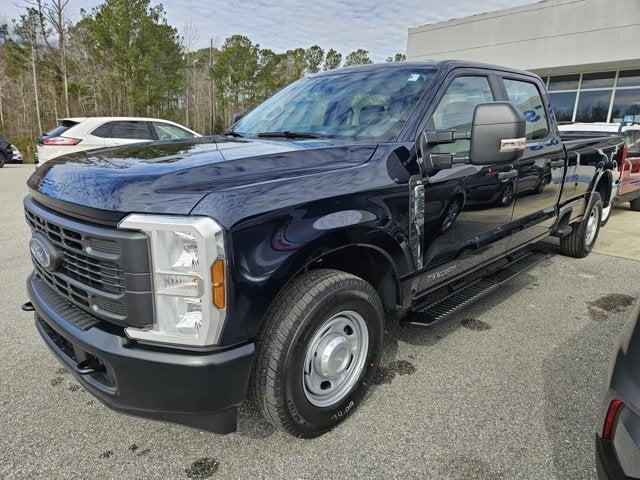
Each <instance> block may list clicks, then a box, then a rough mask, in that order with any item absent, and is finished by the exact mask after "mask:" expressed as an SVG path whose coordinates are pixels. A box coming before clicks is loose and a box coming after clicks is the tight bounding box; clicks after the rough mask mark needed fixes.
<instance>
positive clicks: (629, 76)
mask: <svg viewBox="0 0 640 480" xmlns="http://www.w3.org/2000/svg"><path fill="white" fill-rule="evenodd" d="M618 87H640V70H626V71H625V70H621V71H620V75H619V76H618Z"/></svg>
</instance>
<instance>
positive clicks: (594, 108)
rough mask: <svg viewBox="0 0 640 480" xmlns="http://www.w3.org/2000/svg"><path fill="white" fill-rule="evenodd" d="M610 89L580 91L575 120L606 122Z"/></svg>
mask: <svg viewBox="0 0 640 480" xmlns="http://www.w3.org/2000/svg"><path fill="white" fill-rule="evenodd" d="M611 92H612V91H611V90H591V91H581V92H580V96H579V97H578V108H577V110H576V122H606V121H607V116H608V114H609V104H610V103H611Z"/></svg>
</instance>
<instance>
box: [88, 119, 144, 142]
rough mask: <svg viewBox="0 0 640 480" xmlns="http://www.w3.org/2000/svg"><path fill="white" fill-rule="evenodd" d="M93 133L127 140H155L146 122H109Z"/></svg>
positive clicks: (98, 135)
mask: <svg viewBox="0 0 640 480" xmlns="http://www.w3.org/2000/svg"><path fill="white" fill-rule="evenodd" d="M91 133H92V135H95V136H97V137H103V138H123V139H126V140H153V137H152V135H151V131H150V130H149V127H148V126H147V123H146V122H134V121H120V122H108V123H105V124H104V125H101V126H99V127H98V128H96V129H95V130H94V131H93V132H91Z"/></svg>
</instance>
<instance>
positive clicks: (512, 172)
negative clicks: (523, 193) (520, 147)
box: [498, 170, 518, 180]
mask: <svg viewBox="0 0 640 480" xmlns="http://www.w3.org/2000/svg"><path fill="white" fill-rule="evenodd" d="M517 176H518V170H509V171H508V172H500V173H498V180H507V179H509V178H514V177H517Z"/></svg>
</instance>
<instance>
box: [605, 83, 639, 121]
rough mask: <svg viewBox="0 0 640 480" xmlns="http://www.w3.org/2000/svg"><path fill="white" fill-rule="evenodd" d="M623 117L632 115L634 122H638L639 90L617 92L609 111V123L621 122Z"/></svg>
mask: <svg viewBox="0 0 640 480" xmlns="http://www.w3.org/2000/svg"><path fill="white" fill-rule="evenodd" d="M625 115H634V117H636V116H637V117H636V118H634V120H635V121H640V88H632V89H629V90H617V91H616V97H615V99H614V100H613V110H611V121H612V122H621V121H623V120H624V117H625Z"/></svg>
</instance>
